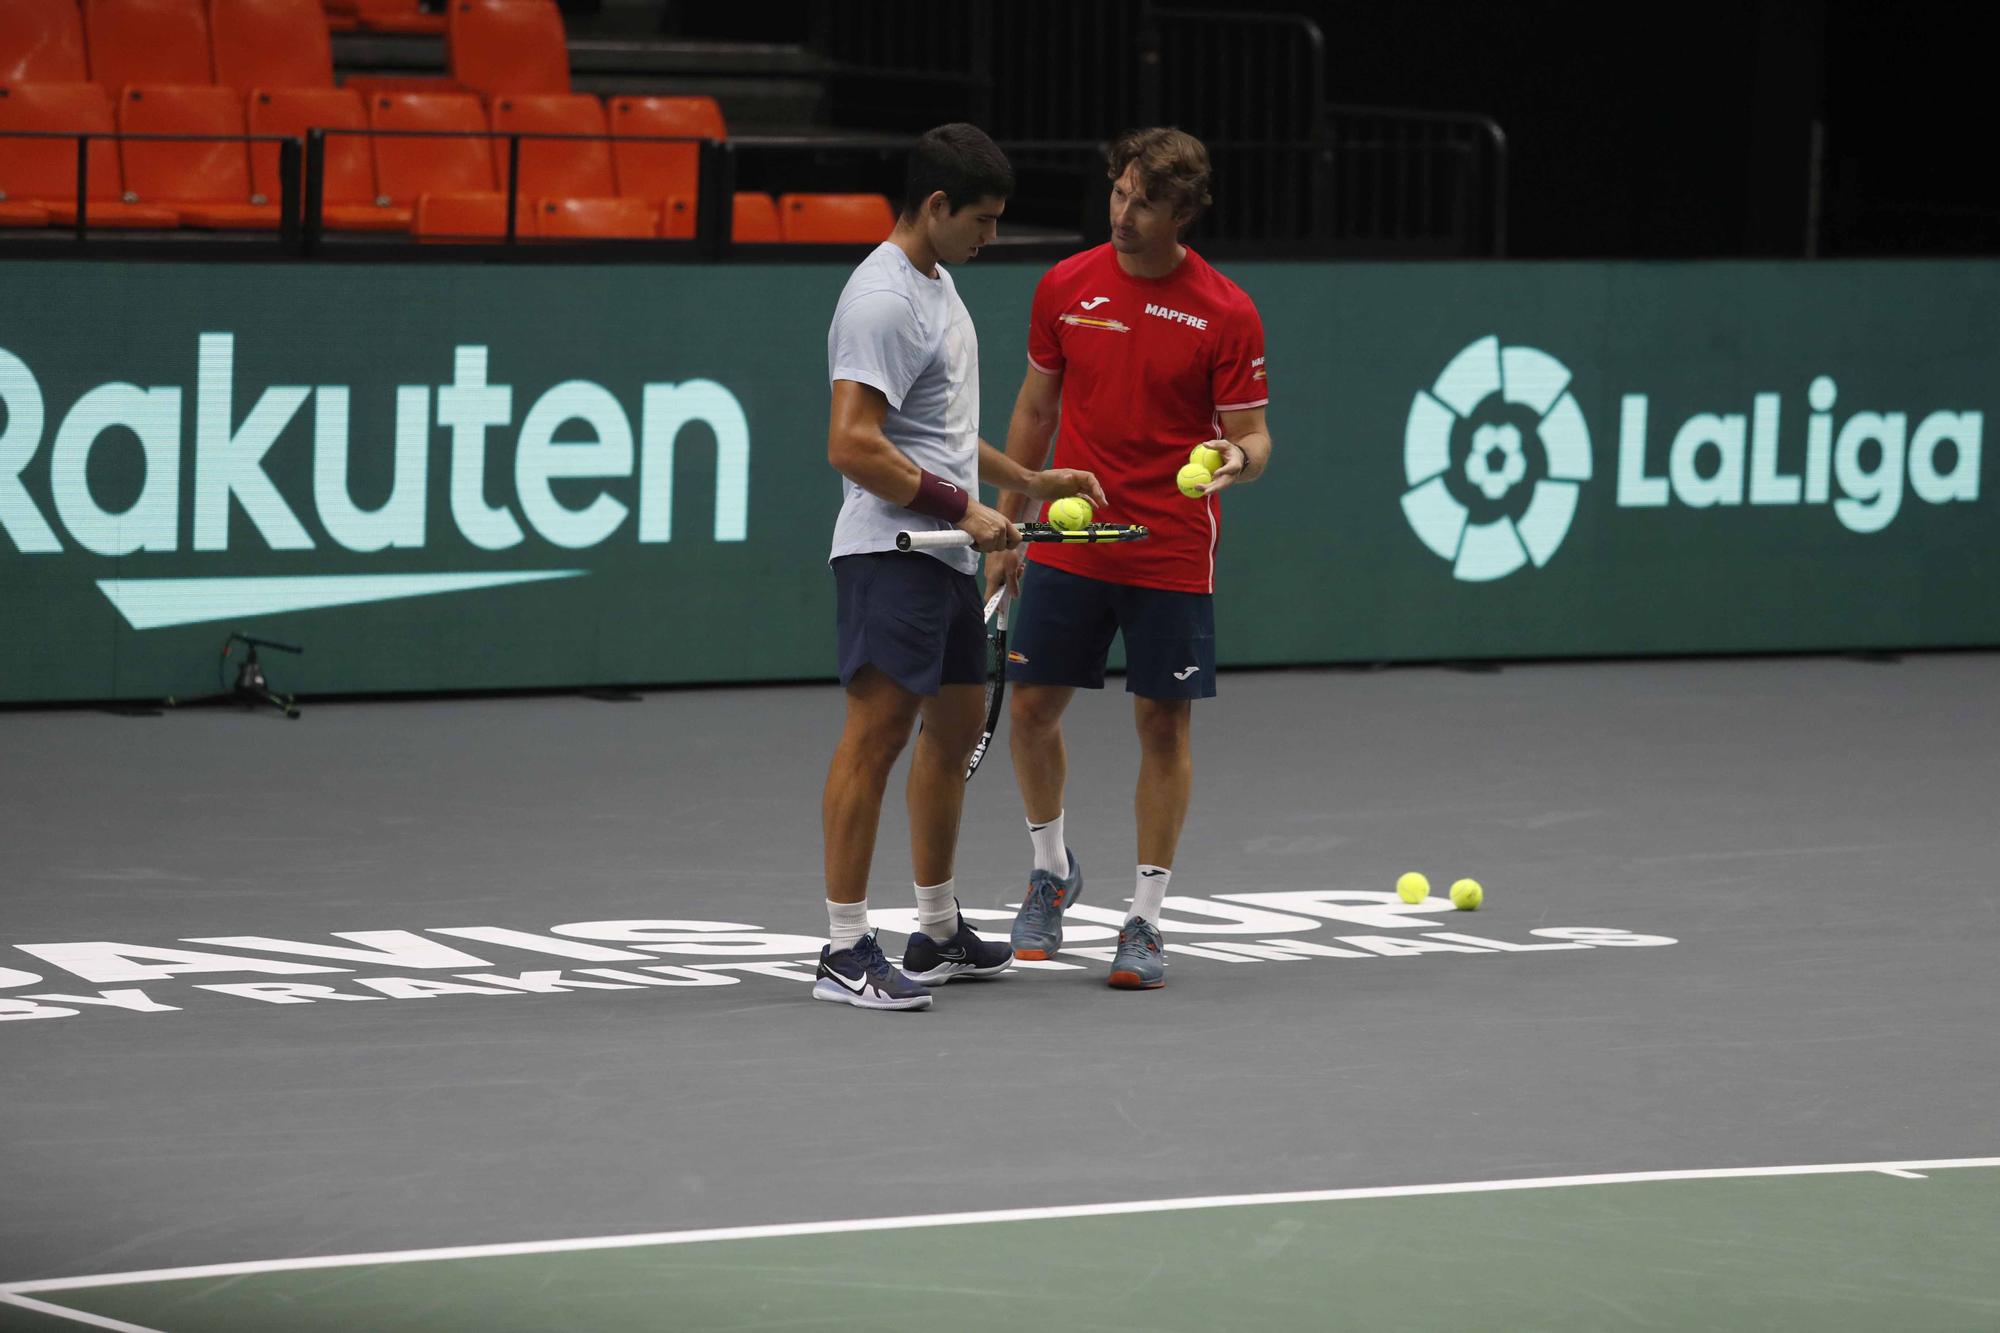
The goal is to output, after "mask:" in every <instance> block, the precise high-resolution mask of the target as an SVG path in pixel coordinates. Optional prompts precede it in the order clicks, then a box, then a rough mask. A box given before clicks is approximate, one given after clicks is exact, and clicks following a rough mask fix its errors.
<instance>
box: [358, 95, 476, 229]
mask: <svg viewBox="0 0 2000 1333" xmlns="http://www.w3.org/2000/svg"><path fill="white" fill-rule="evenodd" d="M368 127H369V128H370V129H375V130H427V131H431V132H432V134H431V135H427V136H425V137H423V138H408V139H406V138H400V137H395V136H390V135H378V136H377V137H376V139H375V141H374V142H375V182H376V184H377V185H378V186H379V187H380V188H381V191H382V193H383V194H384V195H386V196H387V197H388V198H389V200H390V201H391V202H392V203H397V204H414V203H415V202H416V200H417V197H418V196H419V195H423V194H443V193H465V192H467V191H471V192H474V193H486V194H492V193H494V192H495V178H494V175H493V150H492V147H491V146H490V145H489V144H488V142H487V138H486V112H485V111H484V110H483V109H482V108H481V107H480V105H479V99H478V98H476V97H474V96H473V95H472V94H470V93H374V94H371V95H370V96H369V98H368ZM473 134H476V135H478V136H479V137H477V138H470V137H466V138H453V137H448V136H451V135H473Z"/></svg>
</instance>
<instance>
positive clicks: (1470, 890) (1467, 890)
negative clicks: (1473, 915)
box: [1451, 879, 1486, 912]
mask: <svg viewBox="0 0 2000 1333" xmlns="http://www.w3.org/2000/svg"><path fill="white" fill-rule="evenodd" d="M1485 901H1486V890H1484V889H1482V888H1480V887H1479V881H1478V880H1476V879H1461V880H1459V881H1458V882H1457V883H1455V884H1453V885H1452V886H1451V905H1452V906H1453V907H1456V908H1457V909H1458V910H1459V911H1461V912H1473V911H1477V910H1478V909H1479V904H1481V903H1483V902H1485Z"/></svg>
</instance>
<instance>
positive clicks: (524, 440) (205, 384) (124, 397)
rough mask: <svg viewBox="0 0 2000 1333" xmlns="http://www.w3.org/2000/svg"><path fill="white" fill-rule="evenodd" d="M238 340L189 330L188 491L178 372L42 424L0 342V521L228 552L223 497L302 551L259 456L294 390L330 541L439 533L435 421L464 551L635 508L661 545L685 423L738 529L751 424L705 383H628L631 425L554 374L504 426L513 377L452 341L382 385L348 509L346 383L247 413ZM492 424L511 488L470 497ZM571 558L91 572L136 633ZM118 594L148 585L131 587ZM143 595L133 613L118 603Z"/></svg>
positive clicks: (359, 542) (561, 533) (720, 509)
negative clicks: (106, 462)
mask: <svg viewBox="0 0 2000 1333" xmlns="http://www.w3.org/2000/svg"><path fill="white" fill-rule="evenodd" d="M235 354H236V339H235V335H233V334H230V333H204V334H202V335H201V336H200V339H199V346H198V350H197V356H196V359H195V382H194V386H193V396H194V411H193V414H192V415H193V468H192V481H191V486H192V491H193V493H192V495H191V496H188V497H183V496H182V494H181V486H182V476H183V462H184V451H185V445H186V441H185V434H184V420H185V417H186V415H187V414H186V413H185V411H184V400H185V397H186V390H185V388H184V387H183V386H181V385H154V386H150V387H142V386H140V385H137V384H129V383H109V384H100V385H98V386H97V387H95V388H92V389H90V390H88V391H86V392H85V393H83V394H82V395H81V396H80V397H78V398H77V400H76V401H75V402H74V403H72V404H70V405H69V407H68V409H67V411H65V412H64V413H63V415H62V418H61V421H60V423H59V424H57V425H56V427H55V430H54V432H53V434H52V435H50V434H49V433H48V432H46V430H45V428H46V426H47V425H48V422H49V419H50V416H51V413H50V410H49V404H48V403H47V402H46V400H45V398H44V395H43V393H42V386H41V383H40V381H39V380H38V379H37V378H36V376H35V373H34V371H33V369H31V368H30V367H29V366H28V364H27V363H26V362H24V361H22V360H21V359H20V358H19V357H17V356H15V355H14V354H12V353H11V352H9V351H7V350H6V349H4V348H0V406H4V409H5V411H4V423H5V424H4V427H0V531H4V532H5V533H6V536H7V539H8V540H9V541H11V542H12V543H13V545H14V547H15V549H16V550H18V551H20V552H21V553H22V554H24V555H28V556H42V555H56V554H60V553H63V552H64V551H66V550H67V549H68V545H67V543H74V544H75V545H76V546H79V547H81V548H83V550H85V551H87V552H90V553H92V554H95V555H100V556H108V557H123V556H132V555H143V554H146V553H163V552H174V551H183V550H188V551H213V552H225V551H228V550H229V549H230V528H231V522H230V518H231V510H232V506H233V507H235V508H239V509H241V511H242V513H243V516H244V518H245V519H247V520H248V523H249V525H250V528H251V529H252V530H253V531H254V532H255V533H256V534H257V537H258V538H259V539H260V540H261V541H262V543H263V545H264V546H265V547H266V548H268V549H269V550H271V551H306V550H312V549H315V547H316V546H317V545H318V543H317V542H316V541H315V538H314V535H313V533H312V532H311V531H309V530H308V528H307V526H306V524H305V523H304V522H302V521H301V518H300V512H301V511H300V510H299V509H297V508H295V507H294V506H295V505H297V504H299V502H300V501H301V500H302V499H304V498H305V497H303V496H299V495H292V496H290V497H288V496H286V495H285V494H281V493H280V491H279V489H278V487H277V485H276V484H274V482H273V481H272V478H271V476H270V474H269V473H268V472H267V471H266V470H265V456H266V455H267V454H268V453H269V451H270V450H271V447H272V446H273V445H274V444H275V443H276V442H277V440H278V438H279V437H280V435H281V434H283V433H284V431H285V430H286V428H287V427H288V426H290V425H291V424H292V422H293V421H294V420H295V419H296V418H298V417H299V415H300V413H301V412H302V411H303V410H305V409H306V406H307V403H308V401H309V400H310V403H311V409H310V410H311V413H312V441H313V444H312V451H313V452H312V482H311V487H310V490H311V497H310V498H311V502H312V508H311V510H310V514H311V516H312V517H314V518H315V519H316V520H317V523H318V528H319V530H320V531H321V532H322V533H324V535H325V538H326V539H328V540H330V541H331V543H332V544H333V546H335V547H337V548H339V549H341V550H343V551H347V552H351V553H356V554H375V553H379V552H385V551H391V550H404V551H423V550H429V549H432V548H434V547H436V546H437V545H438V544H439V543H438V542H437V540H436V538H437V534H435V533H433V532H432V531H431V530H430V527H429V513H430V509H431V505H430V503H429V493H428V492H429V486H430V478H431V471H432V467H431V464H432V438H433V431H434V429H442V430H444V431H446V432H448V443H447V444H446V446H445V447H446V448H447V449H448V451H449V467H448V469H447V476H448V478H449V480H448V481H447V483H446V485H447V486H448V491H449V513H450V517H451V524H452V526H453V527H454V528H456V530H457V531H456V536H457V538H458V539H459V540H460V541H462V542H463V543H465V544H466V545H469V546H471V547H474V548H477V549H478V550H481V551H504V550H508V549H510V548H513V547H517V546H521V545H522V544H523V543H524V542H527V541H528V539H529V533H530V532H532V533H533V534H534V535H535V536H536V537H538V538H539V539H540V540H541V541H543V542H546V543H547V544H549V545H551V546H555V547H559V548H561V549H564V550H571V551H575V550H585V549H588V548H590V547H594V546H597V545H600V544H602V543H604V542H606V541H609V540H610V539H611V538H612V537H614V536H615V535H617V534H618V533H619V532H620V530H621V529H624V528H626V526H627V524H628V520H634V518H635V514H634V511H635V510H636V521H634V522H632V524H631V527H632V532H633V537H634V539H635V540H636V541H638V542H640V543H658V542H666V541H670V540H671V539H672V537H673V499H674V497H673V476H674V447H675V441H676V440H677V439H678V438H679V437H680V434H681V432H682V431H683V430H684V429H685V428H687V427H688V426H689V425H692V424H695V423H700V424H702V425H704V426H706V427H707V428H708V431H709V432H710V433H711V434H712V435H713V438H714V441H715V450H716V484H715V523H714V530H713V534H712V535H713V539H714V540H716V541H718V542H740V541H743V540H744V539H745V536H746V535H747V529H748V522H749V504H750V429H749V424H748V421H747V420H746V419H745V417H744V413H743V407H742V404H741V403H740V402H738V401H737V399H736V396H735V395H734V394H732V393H730V391H729V390H728V389H727V388H725V387H723V386H722V385H721V384H718V383H716V382H715V381H713V380H704V379H696V380H687V381H684V382H682V383H678V384H647V385H643V386H642V387H641V390H640V402H639V412H638V429H637V431H636V432H635V431H634V429H633V419H632V417H631V416H630V415H629V414H628V413H627V410H626V407H625V405H624V404H623V403H621V402H620V401H619V399H618V398H617V396H616V395H614V394H613V393H612V392H611V391H610V390H609V389H606V388H605V387H604V386H603V385H600V384H596V383H593V382H592V381H590V380H565V381H563V382H562V383H559V384H556V385H553V386H551V387H550V388H548V389H546V390H545V391H543V392H542V393H541V394H540V395H539V396H537V397H536V398H535V400H534V401H533V402H532V403H531V404H530V405H529V406H528V409H527V411H526V412H525V413H524V414H522V416H521V418H520V424H519V427H518V429H517V428H516V427H515V393H514V388H513V386H511V385H508V384H493V383H490V382H489V374H488V371H489V357H488V352H487V349H486V348H485V347H483V346H477V345H471V346H460V347H457V348H455V349H454V350H453V357H452V370H453V373H452V379H451V382H450V383H448V384H444V385H440V386H437V387H436V388H435V389H433V387H432V386H430V385H426V384H415V385H410V384H405V385H399V386H397V387H396V390H395V432H394V443H393V450H394V478H393V482H392V484H391V486H390V489H389V494H388V497H387V498H386V499H385V500H383V501H382V502H381V503H380V504H379V505H376V506H374V507H373V508H364V507H362V506H361V505H358V504H357V503H355V501H354V498H353V495H352V492H351V489H350V485H349V457H350V452H351V448H352V442H351V440H350V438H349V430H348V413H349V407H350V400H351V397H352V390H351V386H348V385H342V384H322V385H318V386H313V387H308V386H306V385H296V384H278V385H270V386H267V387H265V388H263V389H261V390H257V391H255V397H254V399H253V400H251V401H249V404H248V407H247V410H239V406H238V401H239V399H238V386H237V384H236V382H235ZM243 397H244V398H249V393H248V392H245V393H244V395H243ZM433 397H435V400H436V401H435V405H433V401H432V400H433ZM507 430H514V431H515V435H514V441H513V445H514V447H513V450H512V458H513V469H512V470H513V476H512V482H513V486H512V492H513V494H512V502H511V503H510V502H509V501H508V500H506V499H503V500H502V501H501V502H500V503H498V504H493V503H489V501H488V499H487V481H488V478H487V471H488V469H487V460H488V457H489V446H490V444H491V443H492V442H493V438H494V435H495V433H496V432H502V431H507ZM112 431H127V432H130V434H131V436H132V437H133V438H136V439H137V441H138V444H139V448H140V450H141V452H142V455H143V458H144V481H143V483H142V484H141V485H140V486H139V488H138V494H137V497H136V498H135V499H134V500H132V501H131V503H130V504H128V505H127V506H126V507H124V508H122V509H119V510H115V511H114V510H110V509H107V508H105V507H104V505H103V504H102V503H101V502H100V500H99V497H98V496H97V495H95V494H93V492H92V490H91V486H90V482H89V471H90V461H91V455H92V452H93V450H95V449H96V448H97V447H98V445H99V443H100V441H102V440H103V439H104V438H105V436H106V434H107V433H108V432H112ZM559 436H560V437H561V438H558V437H559ZM45 442H46V443H47V444H48V450H49V452H48V477H49V495H50V499H51V500H52V502H53V513H49V512H44V510H43V509H42V508H41V507H40V506H39V505H38V504H37V503H36V501H35V499H34V497H32V496H31V495H30V494H29V492H28V489H27V487H26V486H25V485H24V484H23V480H22V478H23V474H24V473H26V472H27V470H28V468H29V467H30V465H31V464H34V463H35V461H36V459H37V457H38V456H39V455H40V453H41V450H42V447H43V445H44V443H45ZM578 481H598V482H602V483H603V485H601V486H599V487H597V488H595V491H594V493H593V494H590V495H589V497H588V499H582V498H580V497H579V496H578V494H577V489H576V488H575V487H574V486H570V487H566V488H565V490H564V491H563V495H565V496H567V497H569V500H568V502H565V500H564V499H560V498H558V494H557V490H556V486H557V484H558V483H564V482H571V483H573V482H578ZM619 483H624V484H623V485H620V484H619ZM296 489H303V488H296ZM58 528H60V534H59V532H58ZM65 539H67V542H66V540H65ZM450 544H451V545H456V543H450ZM461 549H462V548H461ZM126 568H128V569H129V568H130V566H127V567H126ZM344 568H346V569H349V570H351V569H352V565H351V564H346V565H345V566H344ZM584 572H587V571H583V570H560V571H550V570H530V571H514V572H494V571H484V572H481V573H479V574H476V575H461V574H438V575H428V574H383V575H354V574H352V573H346V574H341V575H331V576H302V577H296V578H287V579H268V578H266V579H245V578H234V577H217V578H213V579H176V580H156V581H147V580H143V579H129V578H128V579H119V580H102V581H100V585H99V586H100V587H103V588H104V590H105V592H106V595H107V596H109V597H110V598H111V599H112V601H113V602H114V603H116V604H117V605H118V607H119V609H120V611H122V612H124V613H125V615H126V618H127V620H128V621H130V622H131V623H132V624H133V625H134V627H135V628H149V627H152V626H155V625H162V624H185V623H189V622H190V621H192V620H202V619H215V618H220V617H221V616H223V615H228V614H241V613H244V612H251V611H278V610H299V609H304V608H306V607H310V606H327V605H337V604H344V603H350V602H356V601H377V600H384V599H387V598H390V597H403V596H416V595H423V594H426V593H437V592H450V591H460V590H463V589H464V588H467V587H483V586H493V585H495V584H501V583H508V582H520V581H525V580H534V579H543V578H554V577H574V576H576V575H579V574H581V573H584ZM168 584H171V585H172V586H171V587H166V586H165V585H168ZM135 589H136V590H142V591H144V592H146V593H147V596H145V597H143V598H138V597H137V596H136V593H135ZM246 594H248V596H247V600H246ZM142 603H143V610H140V611H138V612H136V613H135V607H139V606H141V604H142Z"/></svg>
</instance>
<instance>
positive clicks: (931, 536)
mask: <svg viewBox="0 0 2000 1333" xmlns="http://www.w3.org/2000/svg"><path fill="white" fill-rule="evenodd" d="M970 545H972V534H971V533H969V532H960V531H959V530H958V529H957V528H945V529H944V530H943V531H941V532H899V533H897V534H896V549H897V550H899V551H940V550H944V549H946V548H947V547H953V546H970Z"/></svg>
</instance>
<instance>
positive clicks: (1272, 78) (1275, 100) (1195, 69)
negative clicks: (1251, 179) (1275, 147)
mask: <svg viewBox="0 0 2000 1333" xmlns="http://www.w3.org/2000/svg"><path fill="white" fill-rule="evenodd" d="M1144 23H1145V27H1144V29H1143V31H1142V33H1141V35H1140V51H1139V70H1140V76H1139V104H1138V110H1139V122H1140V123H1141V124H1146V125H1178V126H1180V127H1181V128H1182V129H1184V130H1187V131H1188V132H1189V133H1191V134H1195V135H1199V136H1200V137H1201V138H1202V139H1203V140H1210V139H1215V140H1225V141H1236V142H1251V143H1260V144H1279V143H1290V142H1308V143H1309V142H1312V141H1314V140H1315V139H1316V138H1317V136H1318V134H1319V132H1320V108H1321V107H1322V106H1323V105H1325V102H1326V91H1325V83H1326V39H1325V38H1324V37H1323V36H1321V34H1320V30H1319V26H1318V25H1317V24H1315V23H1314V22H1313V21H1312V20H1311V19H1308V18H1305V17H1304V16H1302V15H1299V14H1266V13H1256V12H1252V11H1248V10H1234V9H1230V10H1223V9H1160V8H1157V7H1155V6H1152V5H1148V6H1147V7H1146V13H1145V18H1144Z"/></svg>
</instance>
